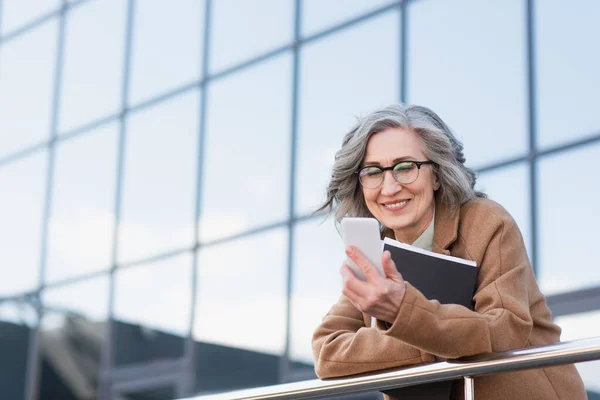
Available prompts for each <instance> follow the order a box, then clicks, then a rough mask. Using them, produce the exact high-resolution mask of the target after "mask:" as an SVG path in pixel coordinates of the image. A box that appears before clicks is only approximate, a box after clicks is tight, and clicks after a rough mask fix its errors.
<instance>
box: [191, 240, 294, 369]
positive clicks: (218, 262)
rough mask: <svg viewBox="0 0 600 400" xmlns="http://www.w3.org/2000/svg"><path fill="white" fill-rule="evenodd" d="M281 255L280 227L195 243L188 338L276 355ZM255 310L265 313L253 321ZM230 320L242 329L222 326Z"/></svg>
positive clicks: (281, 329) (283, 277)
mask: <svg viewBox="0 0 600 400" xmlns="http://www.w3.org/2000/svg"><path fill="white" fill-rule="evenodd" d="M286 256H287V231H286V230H285V229H283V228H280V229H276V230H271V231H268V232H265V233H261V234H256V235H252V236H249V237H244V238H241V239H237V240H235V241H231V242H226V243H222V244H218V245H214V246H208V247H204V248H201V250H200V252H199V253H198V280H197V282H196V285H197V286H196V290H197V296H198V298H197V303H196V318H195V325H194V338H195V339H196V340H201V341H203V342H208V343H213V344H219V345H223V346H228V347H236V348H240V349H246V350H252V351H258V352H261V353H266V354H272V355H280V354H281V353H282V352H283V349H284V345H285V325H286V323H285V321H286V307H285V305H286V301H285V299H286V288H287V284H286V282H287V260H286ZM257 312H258V313H259V314H260V315H265V316H268V318H265V319H264V320H262V321H261V323H256V317H257ZM233 320H235V324H236V326H237V327H238V328H239V327H243V329H223V328H224V327H227V326H230V325H231V321H233ZM247 373H248V374H252V371H247Z"/></svg>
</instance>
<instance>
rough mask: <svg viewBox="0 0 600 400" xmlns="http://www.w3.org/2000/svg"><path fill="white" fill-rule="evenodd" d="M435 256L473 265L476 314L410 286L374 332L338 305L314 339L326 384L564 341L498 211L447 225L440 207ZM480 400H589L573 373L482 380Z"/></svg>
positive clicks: (484, 204)
mask: <svg viewBox="0 0 600 400" xmlns="http://www.w3.org/2000/svg"><path fill="white" fill-rule="evenodd" d="M433 251H434V252H437V253H442V254H447V255H452V256H456V257H461V258H465V259H468V260H473V261H476V262H477V265H478V267H479V275H478V278H477V287H476V290H475V295H474V298H473V300H474V311H471V310H469V309H467V308H465V307H463V306H459V305H455V304H440V303H439V302H437V301H435V300H427V298H425V297H424V296H423V294H422V293H421V292H419V290H417V289H416V288H414V287H413V286H411V285H410V283H407V290H406V294H405V297H404V300H403V302H402V305H401V306H400V309H399V312H398V315H397V317H396V320H395V321H394V323H393V324H392V325H391V326H389V325H388V326H385V325H384V324H382V323H381V322H378V326H377V327H375V328H371V327H369V325H370V317H369V316H368V315H364V314H362V313H361V312H360V311H359V310H357V309H356V308H355V307H354V306H353V305H352V304H351V303H350V302H349V301H348V299H346V298H345V297H344V296H342V297H341V298H340V300H339V301H338V303H337V304H335V305H334V306H333V307H332V308H331V310H330V311H329V313H327V315H326V316H325V317H324V318H323V321H322V323H321V325H320V326H319V327H318V328H317V329H316V331H315V333H314V335H313V343H312V345H313V354H314V359H315V371H316V373H317V375H318V376H319V377H320V378H331V377H339V376H346V375H353V374H359V373H363V372H367V371H374V370H379V369H387V368H392V367H399V366H406V365H411V364H419V363H424V362H434V361H436V360H438V359H440V358H441V359H452V358H458V357H463V356H470V355H474V354H480V353H488V352H497V351H503V350H509V349H516V348H521V347H528V346H538V345H544V344H550V343H555V342H557V341H559V340H560V328H559V327H558V326H557V325H555V324H553V323H552V315H551V312H550V309H549V308H548V306H547V305H546V299H545V297H544V295H542V293H540V290H539V288H538V285H537V283H536V281H535V277H534V274H533V270H532V268H531V265H530V263H529V260H528V258H527V252H526V249H525V245H524V243H523V238H522V236H521V233H520V231H519V229H518V227H517V225H516V223H515V221H514V220H513V218H512V217H511V216H510V215H509V214H508V213H507V212H506V210H504V209H503V208H502V207H501V206H499V205H498V204H496V203H494V202H493V201H491V200H487V199H475V200H473V201H470V202H468V203H466V204H465V205H463V206H462V207H461V208H460V211H459V212H458V213H455V215H454V216H453V217H451V216H449V214H448V213H447V210H446V208H445V207H444V206H443V205H442V204H436V215H435V226H434V244H433ZM436 357H437V358H436ZM475 394H476V398H477V399H484V400H496V399H497V400H506V399H528V400H538V399H539V400H548V399H569V400H579V399H586V398H587V396H586V393H585V389H584V386H583V382H582V380H581V378H580V376H579V374H578V373H577V370H576V369H575V367H574V366H573V365H564V366H557V367H551V368H543V369H533V370H526V371H518V372H510V373H502V374H494V375H488V376H482V377H477V378H475ZM386 398H388V399H391V398H392V397H389V396H386Z"/></svg>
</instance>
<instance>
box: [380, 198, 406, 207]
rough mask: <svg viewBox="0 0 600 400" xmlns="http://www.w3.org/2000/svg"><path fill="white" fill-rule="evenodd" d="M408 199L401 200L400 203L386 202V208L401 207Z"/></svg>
mask: <svg viewBox="0 0 600 400" xmlns="http://www.w3.org/2000/svg"><path fill="white" fill-rule="evenodd" d="M407 201H408V200H404V201H401V202H400V203H394V204H386V205H385V207H386V208H400V207H402V206H403V205H405V204H406V202H407Z"/></svg>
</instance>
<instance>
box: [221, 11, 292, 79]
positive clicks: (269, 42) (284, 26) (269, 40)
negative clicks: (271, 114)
mask: <svg viewBox="0 0 600 400" xmlns="http://www.w3.org/2000/svg"><path fill="white" fill-rule="evenodd" d="M211 11H212V15H211V18H212V22H211V30H212V31H211V33H210V42H211V44H210V49H211V54H210V62H209V63H210V68H209V69H210V72H211V73H215V72H217V71H219V70H222V69H224V68H226V67H230V66H233V65H234V64H236V63H240V62H243V61H245V60H247V59H250V58H253V57H257V56H258V55H260V54H262V53H264V52H267V51H269V50H273V49H276V48H278V47H280V46H283V45H286V44H289V43H290V42H291V41H292V39H293V33H294V2H293V1H292V0H254V1H239V0H219V1H213V2H212V10H211Z"/></svg>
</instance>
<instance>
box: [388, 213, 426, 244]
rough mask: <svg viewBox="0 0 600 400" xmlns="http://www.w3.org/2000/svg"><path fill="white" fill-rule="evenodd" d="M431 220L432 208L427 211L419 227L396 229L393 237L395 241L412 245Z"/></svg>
mask: <svg viewBox="0 0 600 400" xmlns="http://www.w3.org/2000/svg"><path fill="white" fill-rule="evenodd" d="M432 220H433V207H431V209H430V210H429V212H428V213H427V215H426V216H425V218H423V222H422V223H421V224H420V225H417V226H415V228H414V229H398V230H394V236H395V237H396V240H399V241H401V242H402V243H407V244H413V243H414V242H415V241H416V240H417V239H418V238H419V236H421V235H422V234H423V232H425V230H427V228H428V227H429V225H430V224H431V221H432Z"/></svg>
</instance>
